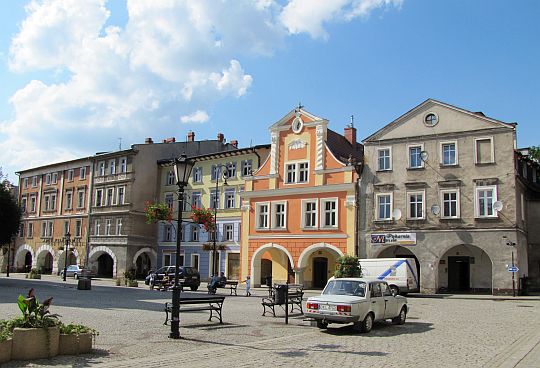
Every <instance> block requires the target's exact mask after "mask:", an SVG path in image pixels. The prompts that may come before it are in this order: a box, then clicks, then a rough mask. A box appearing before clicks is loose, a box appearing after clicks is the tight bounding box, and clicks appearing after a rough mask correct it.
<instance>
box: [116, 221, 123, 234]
mask: <svg viewBox="0 0 540 368" xmlns="http://www.w3.org/2000/svg"><path fill="white" fill-rule="evenodd" d="M116 235H122V219H121V218H117V219H116Z"/></svg>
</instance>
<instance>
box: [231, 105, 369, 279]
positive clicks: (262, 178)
mask: <svg viewBox="0 0 540 368" xmlns="http://www.w3.org/2000/svg"><path fill="white" fill-rule="evenodd" d="M270 134H271V151H270V155H269V157H268V159H267V160H266V161H265V162H264V163H263V164H262V165H261V167H260V169H259V170H258V171H257V172H255V173H254V174H253V176H252V177H250V178H248V179H247V180H246V186H245V188H246V189H245V192H244V193H243V194H242V210H243V215H242V246H241V259H242V275H243V277H244V276H245V275H251V277H252V280H253V284H254V285H260V284H263V283H268V282H270V279H269V277H271V280H272V281H271V282H273V283H278V282H285V281H289V282H295V283H301V284H304V285H305V286H306V287H323V286H324V285H325V284H326V281H327V280H328V278H329V277H331V276H332V275H333V273H334V270H335V264H336V260H337V258H338V257H339V256H342V255H344V254H350V255H356V254H358V251H357V237H356V233H357V231H356V230H357V226H358V223H357V215H356V213H357V211H356V207H357V203H358V181H359V173H360V172H361V168H362V160H363V146H362V145H361V144H359V143H357V142H356V129H355V128H354V127H353V126H352V124H351V125H350V126H348V127H346V128H345V132H344V135H341V134H338V133H336V132H334V131H332V130H330V129H328V120H326V119H323V118H320V117H317V116H315V115H312V114H310V113H309V112H307V111H305V110H303V109H302V108H298V109H295V110H293V111H291V112H290V113H288V114H287V115H286V116H285V117H283V118H282V119H281V120H279V121H278V122H277V123H275V124H273V125H272V126H271V127H270Z"/></svg>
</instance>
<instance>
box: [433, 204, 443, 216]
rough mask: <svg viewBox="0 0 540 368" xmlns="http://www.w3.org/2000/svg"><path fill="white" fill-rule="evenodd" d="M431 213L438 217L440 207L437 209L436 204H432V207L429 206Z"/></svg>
mask: <svg viewBox="0 0 540 368" xmlns="http://www.w3.org/2000/svg"><path fill="white" fill-rule="evenodd" d="M431 213H432V214H434V215H435V216H436V215H438V214H439V213H441V207H439V205H438V204H434V205H433V206H431Z"/></svg>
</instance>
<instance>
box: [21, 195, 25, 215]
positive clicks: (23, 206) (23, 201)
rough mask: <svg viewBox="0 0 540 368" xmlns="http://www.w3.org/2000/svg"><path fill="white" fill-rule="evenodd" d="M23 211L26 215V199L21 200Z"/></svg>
mask: <svg viewBox="0 0 540 368" xmlns="http://www.w3.org/2000/svg"><path fill="white" fill-rule="evenodd" d="M21 210H22V213H26V197H22V198H21Z"/></svg>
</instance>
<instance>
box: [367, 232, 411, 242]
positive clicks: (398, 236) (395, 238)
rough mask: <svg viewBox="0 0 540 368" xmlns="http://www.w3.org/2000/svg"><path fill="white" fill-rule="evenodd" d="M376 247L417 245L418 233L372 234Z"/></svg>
mask: <svg viewBox="0 0 540 368" xmlns="http://www.w3.org/2000/svg"><path fill="white" fill-rule="evenodd" d="M371 244H374V245H416V233H386V234H371Z"/></svg>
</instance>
